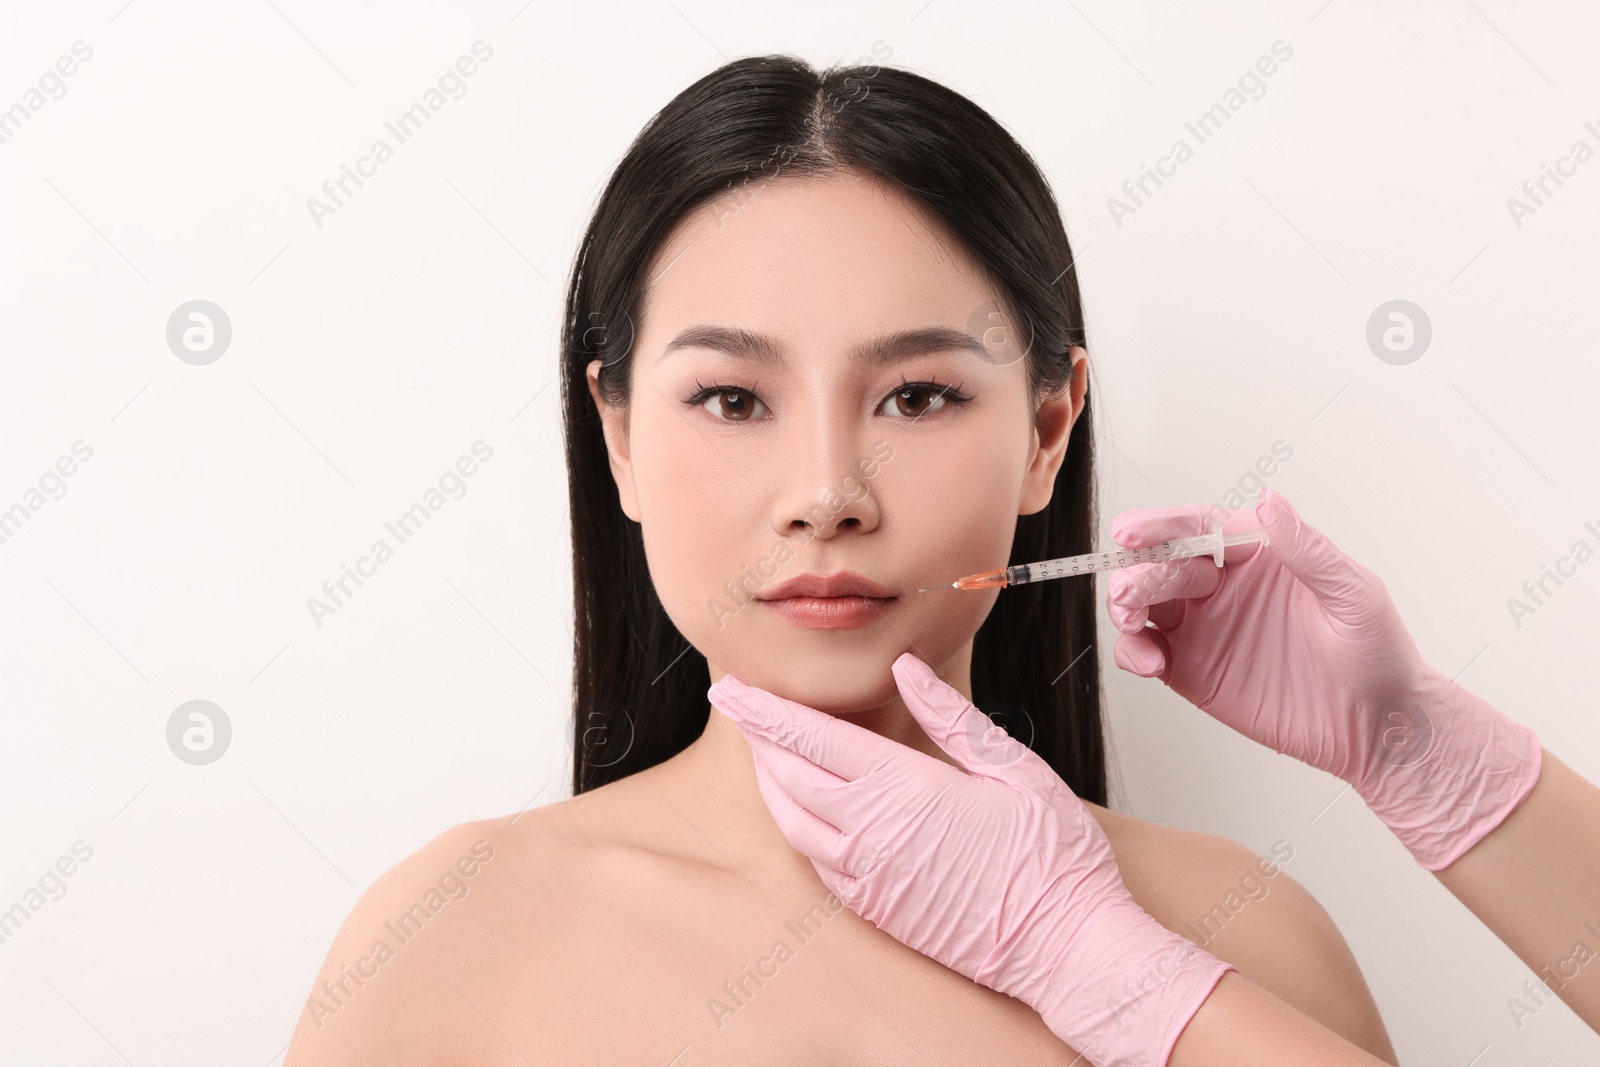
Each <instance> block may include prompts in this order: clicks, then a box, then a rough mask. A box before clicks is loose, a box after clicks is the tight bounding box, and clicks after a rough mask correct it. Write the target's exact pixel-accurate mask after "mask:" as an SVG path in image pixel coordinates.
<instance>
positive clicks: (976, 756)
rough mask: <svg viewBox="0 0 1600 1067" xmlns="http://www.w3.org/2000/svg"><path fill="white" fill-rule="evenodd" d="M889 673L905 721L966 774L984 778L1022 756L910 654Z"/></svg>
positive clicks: (1001, 731) (1013, 743)
mask: <svg viewBox="0 0 1600 1067" xmlns="http://www.w3.org/2000/svg"><path fill="white" fill-rule="evenodd" d="M890 670H891V671H892V672H893V674H894V680H895V685H896V686H897V687H898V688H899V690H900V697H901V699H902V700H904V701H905V702H906V709H907V710H909V711H910V712H911V717H912V718H914V719H916V720H917V724H918V725H919V726H921V727H922V730H923V732H924V733H926V734H927V735H928V737H929V738H930V739H931V740H932V741H933V743H934V744H936V745H938V746H939V747H940V748H941V749H943V750H944V751H945V752H946V753H947V754H948V755H949V756H950V758H951V759H953V760H955V761H956V763H958V764H960V765H961V766H962V767H963V768H965V769H966V770H967V771H968V772H970V773H972V774H978V775H986V776H987V775H989V774H990V772H992V771H993V770H994V769H995V768H996V767H997V766H1003V765H1005V764H1009V763H1015V762H1017V761H1018V760H1019V759H1021V758H1022V753H1023V752H1026V751H1028V749H1027V746H1025V745H1023V744H1022V743H1021V742H1019V741H1017V740H1016V739H1015V738H1013V737H1012V736H1011V735H1010V734H1008V733H1006V732H1005V730H1004V729H1003V728H1001V727H1000V726H999V725H997V724H996V723H995V721H994V720H993V719H991V718H989V716H988V715H986V714H984V712H983V711H981V710H980V709H979V708H978V707H977V706H976V705H974V704H973V703H972V702H971V701H970V700H968V699H967V698H966V697H964V696H962V695H961V692H960V690H958V689H955V688H954V687H952V686H950V685H948V684H946V683H945V682H944V680H943V679H941V678H940V677H939V676H938V675H937V674H935V673H934V671H933V668H932V667H929V666H928V665H927V664H926V663H924V662H923V661H922V660H920V659H918V658H917V657H916V656H915V655H913V654H912V653H910V652H902V653H901V654H900V656H899V658H898V659H896V660H895V661H894V663H893V665H892V666H891V667H890Z"/></svg>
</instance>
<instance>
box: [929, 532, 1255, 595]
mask: <svg viewBox="0 0 1600 1067" xmlns="http://www.w3.org/2000/svg"><path fill="white" fill-rule="evenodd" d="M1256 542H1259V543H1261V544H1263V545H1264V544H1267V543H1268V542H1267V531H1265V530H1252V531H1251V532H1250V533H1242V534H1233V535H1232V536H1229V537H1224V536H1222V520H1221V519H1218V518H1217V517H1216V516H1215V515H1213V516H1212V517H1211V532H1210V533H1208V534H1201V535H1200V536H1199V537H1181V538H1178V539H1177V540H1174V541H1163V542H1161V543H1160V544H1159V545H1150V546H1148V547H1146V548H1117V549H1113V550H1112V551H1110V552H1086V553H1084V554H1083V555H1081V556H1062V557H1061V558H1060V559H1047V560H1043V561H1042V562H1039V563H1019V564H1017V565H1016V566H1014V567H1001V568H1000V569H999V570H993V571H984V572H983V573H982V574H969V575H967V576H966V577H965V578H957V579H956V580H955V581H953V582H951V583H950V584H949V585H934V586H929V587H928V588H926V589H919V590H917V592H919V593H930V592H932V591H933V590H935V589H993V588H995V587H997V586H998V587H1000V588H1004V587H1005V586H1008V585H1023V584H1025V583H1027V582H1042V581H1046V580H1047V579H1050V578H1070V577H1072V576H1073V575H1077V574H1094V573H1095V572H1097V571H1114V570H1120V569H1122V568H1123V567H1131V566H1133V565H1134V564H1136V563H1164V562H1166V561H1167V560H1169V559H1184V558H1186V557H1189V556H1211V557H1212V558H1213V559H1215V560H1216V561H1217V566H1219V567H1220V566H1222V550H1223V549H1224V548H1227V547H1228V546H1229V545H1248V544H1253V543H1256Z"/></svg>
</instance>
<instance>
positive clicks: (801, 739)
mask: <svg viewBox="0 0 1600 1067" xmlns="http://www.w3.org/2000/svg"><path fill="white" fill-rule="evenodd" d="M706 696H707V697H708V698H709V699H710V700H711V702H712V704H714V705H716V706H717V707H718V708H720V709H722V710H723V711H724V712H725V713H726V714H727V715H728V717H729V718H731V719H733V720H734V721H736V722H738V723H739V724H740V725H741V726H744V727H746V730H745V732H746V733H747V734H748V733H758V734H760V735H761V736H763V737H766V738H768V739H769V740H772V741H776V742H777V743H778V744H780V745H783V746H784V747H785V748H790V749H793V750H794V751H795V752H798V753H799V754H800V755H802V756H804V757H805V758H806V759H808V760H810V761H811V762H812V763H815V764H816V765H817V766H819V767H823V768H826V769H827V770H829V771H832V772H833V773H834V774H836V775H838V776H839V777H840V778H844V779H847V780H854V779H856V778H860V777H862V776H863V775H865V774H867V773H869V772H870V771H872V770H873V769H874V768H876V767H880V766H882V765H883V764H884V763H885V762H887V761H888V760H891V759H894V758H896V756H897V753H898V751H899V750H901V749H903V748H904V747H905V746H903V745H900V744H898V743H896V742H894V741H891V740H889V739H888V738H887V737H883V736H881V735H879V734H875V733H873V732H872V731H871V730H867V729H864V728H863V727H860V726H857V725H856V724H855V723H853V722H846V721H845V720H844V719H841V718H838V717H837V716H834V715H829V714H828V713H826V712H822V711H818V710H817V709H816V708H811V707H807V706H806V705H804V704H801V703H798V702H796V701H793V700H788V699H786V698H784V697H780V696H778V695H776V694H774V693H769V692H767V691H766V690H765V689H760V688H758V687H756V686H753V685H750V684H749V683H747V682H745V681H743V680H741V679H739V678H737V677H735V676H734V675H732V674H724V675H723V676H722V678H721V679H720V680H719V681H717V683H716V684H715V685H712V686H711V687H710V688H709V689H707V690H706ZM918 755H921V753H918Z"/></svg>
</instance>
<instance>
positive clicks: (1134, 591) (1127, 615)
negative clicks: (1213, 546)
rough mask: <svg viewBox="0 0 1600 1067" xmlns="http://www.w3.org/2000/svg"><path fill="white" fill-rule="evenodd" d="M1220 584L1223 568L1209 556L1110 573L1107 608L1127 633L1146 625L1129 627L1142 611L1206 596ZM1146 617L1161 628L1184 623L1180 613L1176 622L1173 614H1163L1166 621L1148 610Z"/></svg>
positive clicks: (1125, 568) (1107, 584) (1138, 566)
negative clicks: (1172, 602) (1176, 622)
mask: <svg viewBox="0 0 1600 1067" xmlns="http://www.w3.org/2000/svg"><path fill="white" fill-rule="evenodd" d="M1221 585H1222V568H1221V567H1218V566H1217V565H1216V563H1215V562H1213V561H1212V560H1211V558H1210V557H1209V556H1207V557H1198V556H1192V557H1190V558H1188V559H1169V560H1167V561H1165V562H1163V563H1142V564H1137V565H1135V566H1132V567H1124V568H1123V569H1122V570H1118V571H1112V572H1111V577H1110V578H1109V579H1107V582H1106V606H1107V609H1108V610H1109V611H1110V612H1111V618H1112V621H1113V622H1116V623H1117V629H1119V630H1122V631H1123V632H1124V633H1127V632H1131V630H1136V629H1139V628H1141V627H1142V626H1143V622H1142V620H1141V621H1140V624H1139V626H1138V627H1131V628H1130V625H1128V624H1131V623H1132V622H1133V621H1135V620H1136V619H1138V616H1139V614H1140V609H1148V608H1151V607H1152V606H1154V605H1157V604H1166V603H1169V602H1171V601H1174V600H1180V599H1184V600H1187V599H1193V598H1197V597H1207V596H1210V595H1211V594H1212V593H1215V592H1216V591H1217V589H1218V588H1219V587H1220V586H1221ZM1144 615H1145V617H1147V618H1151V619H1153V620H1154V621H1155V622H1156V625H1158V626H1161V625H1168V624H1171V623H1173V622H1175V621H1181V619H1182V617H1183V616H1182V612H1179V613H1178V618H1177V620H1173V619H1172V613H1171V612H1164V613H1163V616H1164V617H1165V621H1163V620H1162V619H1156V617H1155V616H1154V615H1153V614H1152V613H1150V612H1148V611H1146V612H1144Z"/></svg>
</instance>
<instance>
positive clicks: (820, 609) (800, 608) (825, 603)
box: [761, 596, 895, 630]
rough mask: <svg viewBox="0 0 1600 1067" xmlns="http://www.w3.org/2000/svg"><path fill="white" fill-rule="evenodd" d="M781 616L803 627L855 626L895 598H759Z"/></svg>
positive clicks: (809, 628) (874, 615)
mask: <svg viewBox="0 0 1600 1067" xmlns="http://www.w3.org/2000/svg"><path fill="white" fill-rule="evenodd" d="M761 602H762V603H763V604H765V605H766V606H767V607H769V608H771V609H772V610H773V611H776V612H777V613H778V614H779V615H781V616H783V618H784V619H786V620H788V621H789V622H791V623H793V624H794V625H796V626H798V627H800V628H801V629H805V630H855V629H858V628H859V627H862V626H865V625H867V624H868V623H870V622H872V621H873V620H875V619H878V618H880V617H881V616H882V614H883V609H884V608H885V607H886V606H887V605H889V604H893V603H895V600H894V598H888V599H884V598H880V597H864V596H790V597H783V598H782V599H779V600H765V599H764V600H762V601H761Z"/></svg>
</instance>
